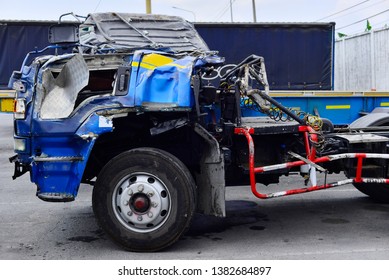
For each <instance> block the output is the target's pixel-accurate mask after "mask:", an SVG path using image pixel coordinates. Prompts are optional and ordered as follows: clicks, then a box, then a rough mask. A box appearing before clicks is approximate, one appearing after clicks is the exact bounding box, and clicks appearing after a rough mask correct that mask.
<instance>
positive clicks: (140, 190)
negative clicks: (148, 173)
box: [138, 184, 145, 192]
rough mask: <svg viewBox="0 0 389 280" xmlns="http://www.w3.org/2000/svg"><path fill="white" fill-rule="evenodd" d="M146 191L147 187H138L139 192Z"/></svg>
mask: <svg viewBox="0 0 389 280" xmlns="http://www.w3.org/2000/svg"><path fill="white" fill-rule="evenodd" d="M144 189H145V187H144V186H143V185H142V184H141V185H139V186H138V191H139V192H143V190H144Z"/></svg>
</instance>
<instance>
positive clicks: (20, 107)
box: [14, 98, 26, 120]
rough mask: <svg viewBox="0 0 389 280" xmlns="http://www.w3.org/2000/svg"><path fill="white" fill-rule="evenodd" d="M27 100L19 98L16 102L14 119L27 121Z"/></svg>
mask: <svg viewBox="0 0 389 280" xmlns="http://www.w3.org/2000/svg"><path fill="white" fill-rule="evenodd" d="M25 113H26V100H25V99H24V98H17V99H15V101H14V117H15V119H18V120H21V119H25V117H26V115H25Z"/></svg>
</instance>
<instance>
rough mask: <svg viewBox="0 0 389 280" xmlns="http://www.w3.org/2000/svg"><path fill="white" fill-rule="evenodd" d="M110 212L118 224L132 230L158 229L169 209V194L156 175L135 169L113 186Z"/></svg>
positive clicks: (165, 219)
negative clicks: (111, 210) (112, 212)
mask: <svg viewBox="0 0 389 280" xmlns="http://www.w3.org/2000/svg"><path fill="white" fill-rule="evenodd" d="M112 207H113V211H114V213H115V215H116V217H117V219H118V220H119V221H120V223H121V224H122V225H123V226H124V227H126V228H127V229H129V230H131V231H135V232H141V233H146V232H151V231H154V230H156V229H158V228H160V227H161V226H162V225H163V224H164V223H165V222H166V221H167V219H168V217H169V215H170V212H171V196H170V193H169V190H168V189H167V187H166V185H165V184H164V183H163V182H162V180H160V179H159V178H158V177H156V176H154V175H152V174H149V173H145V172H137V173H132V174H130V175H127V176H126V177H124V178H123V179H122V180H120V181H119V183H118V184H117V185H116V186H115V189H114V192H113V196H112Z"/></svg>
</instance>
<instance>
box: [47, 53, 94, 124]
mask: <svg viewBox="0 0 389 280" xmlns="http://www.w3.org/2000/svg"><path fill="white" fill-rule="evenodd" d="M88 80H89V70H88V66H87V64H86V63H85V60H84V58H83V57H82V55H75V56H74V57H73V58H71V59H70V60H69V61H68V62H67V63H66V64H65V66H64V67H63V68H62V70H61V72H60V73H59V74H58V76H57V77H56V78H55V77H54V76H53V73H52V72H51V70H50V68H47V69H46V70H45V71H44V72H43V74H42V88H43V91H44V92H45V98H44V100H43V102H42V106H41V110H40V116H41V118H42V119H57V118H66V117H68V116H69V115H70V114H71V113H72V111H73V108H74V104H75V101H76V98H77V95H78V93H79V92H80V91H81V90H82V89H83V88H84V87H85V86H87V85H88Z"/></svg>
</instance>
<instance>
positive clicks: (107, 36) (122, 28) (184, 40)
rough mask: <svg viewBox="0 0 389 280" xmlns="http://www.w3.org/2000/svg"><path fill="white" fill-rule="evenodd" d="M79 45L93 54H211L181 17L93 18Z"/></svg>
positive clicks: (82, 28)
mask: <svg viewBox="0 0 389 280" xmlns="http://www.w3.org/2000/svg"><path fill="white" fill-rule="evenodd" d="M80 41H81V43H82V44H84V45H85V46H87V45H89V46H90V50H91V51H92V52H93V51H94V50H98V49H114V50H115V51H120V52H123V51H128V50H133V49H139V48H153V49H164V50H168V51H172V52H189V51H196V50H201V51H208V50H209V49H208V47H207V45H206V44H205V42H204V41H203V39H202V38H201V37H200V36H199V35H198V33H197V32H196V30H195V29H194V27H193V25H192V24H191V23H189V22H187V21H185V20H183V19H182V18H179V17H172V16H161V15H139V14H128V13H99V14H90V15H89V17H88V18H87V19H86V20H85V22H84V23H83V24H81V26H80ZM85 48H86V49H88V47H85Z"/></svg>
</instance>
